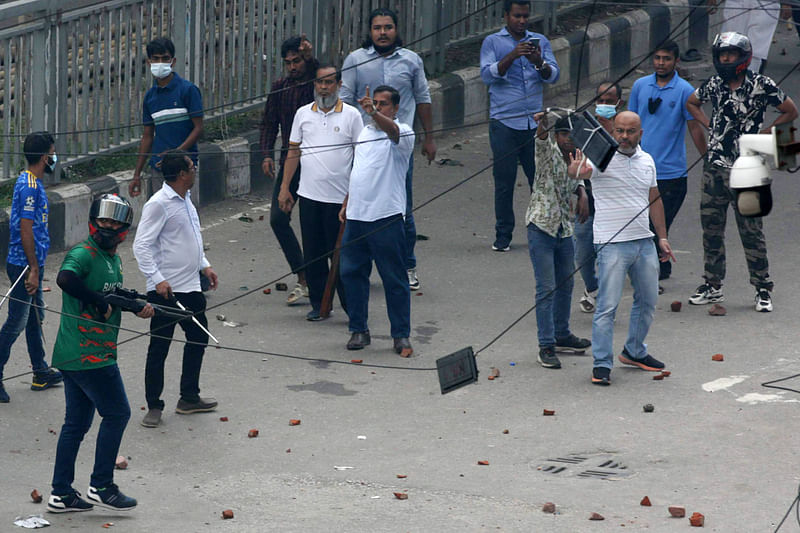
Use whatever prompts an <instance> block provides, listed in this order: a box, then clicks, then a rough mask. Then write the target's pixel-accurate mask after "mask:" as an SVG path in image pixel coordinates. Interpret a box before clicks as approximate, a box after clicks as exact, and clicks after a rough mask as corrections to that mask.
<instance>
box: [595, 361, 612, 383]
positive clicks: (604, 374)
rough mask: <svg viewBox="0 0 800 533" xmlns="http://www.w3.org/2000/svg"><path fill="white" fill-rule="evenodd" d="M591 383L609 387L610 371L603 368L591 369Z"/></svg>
mask: <svg viewBox="0 0 800 533" xmlns="http://www.w3.org/2000/svg"><path fill="white" fill-rule="evenodd" d="M592 383H593V384H594V385H601V386H603V387H607V386H609V385H611V369H610V368H606V367H604V366H596V367H594V368H593V369H592Z"/></svg>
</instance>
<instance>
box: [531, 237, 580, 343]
mask: <svg viewBox="0 0 800 533" xmlns="http://www.w3.org/2000/svg"><path fill="white" fill-rule="evenodd" d="M528 251H529V252H530V256H531V263H532V264H533V275H534V277H535V278H536V329H537V332H538V333H537V334H538V337H539V347H540V348H542V347H545V346H555V344H556V339H557V338H561V337H566V336H568V335H569V334H570V331H569V312H570V306H571V302H570V300H571V299H572V285H573V281H572V266H573V265H574V264H575V248H574V245H573V242H572V237H560V236H559V237H552V236H550V235H548V234H547V233H545V232H544V231H542V230H540V229H539V228H538V227H536V224H528Z"/></svg>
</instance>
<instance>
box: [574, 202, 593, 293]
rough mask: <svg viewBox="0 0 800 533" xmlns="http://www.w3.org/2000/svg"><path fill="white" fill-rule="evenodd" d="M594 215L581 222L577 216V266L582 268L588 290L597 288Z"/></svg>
mask: <svg viewBox="0 0 800 533" xmlns="http://www.w3.org/2000/svg"><path fill="white" fill-rule="evenodd" d="M592 224H594V215H591V216H590V217H589V218H587V219H586V222H584V223H583V224H581V223H580V222H578V218H577V217H575V267H576V268H579V269H580V272H581V278H583V284H584V286H585V287H586V290H587V291H589V292H594V291H596V290H597V271H596V269H595V258H594V242H593V241H594V231H593V230H592Z"/></svg>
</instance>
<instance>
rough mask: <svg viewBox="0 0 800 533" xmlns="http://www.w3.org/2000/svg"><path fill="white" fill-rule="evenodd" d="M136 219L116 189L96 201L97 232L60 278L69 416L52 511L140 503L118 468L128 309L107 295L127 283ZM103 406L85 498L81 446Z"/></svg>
mask: <svg viewBox="0 0 800 533" xmlns="http://www.w3.org/2000/svg"><path fill="white" fill-rule="evenodd" d="M132 221H133V210H132V209H131V206H130V204H129V203H128V202H127V201H126V200H124V199H122V198H120V197H119V196H117V195H116V194H104V195H103V196H101V197H100V198H98V199H97V200H95V201H94V202H93V203H92V206H91V209H90V211H89V237H88V238H87V239H86V240H84V241H83V242H81V243H79V244H77V245H76V246H75V247H73V248H72V250H70V251H69V253H68V254H67V256H66V257H65V258H64V262H63V263H62V265H61V270H60V271H59V273H58V278H57V280H56V282H57V283H58V286H59V287H61V289H62V290H63V296H62V297H63V305H62V311H63V314H62V315H61V324H60V326H59V329H58V337H56V344H55V347H54V349H53V366H55V367H56V368H58V369H60V370H61V371H62V373H63V375H64V396H65V398H66V415H65V417H64V425H63V426H62V427H61V432H60V433H59V437H58V447H57V448H56V462H55V468H54V470H53V491H52V493H51V495H50V499H49V500H48V502H47V510H48V511H50V512H52V513H68V512H73V511H90V510H91V509H92V508H93V506H94V505H97V506H99V507H105V508H107V509H112V510H116V511H129V510H131V509H133V508H134V507H136V500H135V499H133V498H131V497H129V496H126V495H125V494H123V493H122V492H120V490H119V488H118V487H117V486H116V485H115V484H114V466H115V463H116V458H117V454H118V453H119V446H120V443H121V442H122V434H123V433H124V431H125V427H126V426H127V425H128V420H129V419H130V417H131V408H130V406H129V405H128V397H127V395H126V394H125V386H124V385H123V383H122V376H121V375H120V372H119V367H118V366H117V336H118V334H119V324H120V317H121V314H122V313H121V310H120V308H119V307H117V306H112V305H111V304H109V303H107V301H106V299H105V293H107V292H109V291H113V290H114V289H116V288H118V287H121V286H122V261H121V260H120V258H119V256H118V255H117V253H116V252H117V246H118V245H119V244H120V243H121V242H122V241H123V240H125V237H126V235H127V234H128V228H129V227H130V225H131V222H132ZM137 315H138V316H140V317H141V318H149V317H151V316H153V308H152V307H151V306H150V305H145V306H142V307H141V308H140V310H139V312H138V313H137ZM95 410H97V412H98V413H99V414H100V416H101V417H102V422H101V423H100V429H99V431H98V432H97V445H96V451H95V461H94V470H93V471H92V477H91V480H90V482H89V490H88V492H87V495H86V499H83V498H82V497H81V495H80V493H78V492H77V491H76V490H75V489H74V488H72V482H73V481H74V479H75V460H76V459H77V457H78V451H79V448H80V444H81V441H82V440H83V437H84V436H85V435H86V433H87V432H88V431H89V428H90V427H91V426H92V418H93V417H94V412H95ZM87 500H88V501H87Z"/></svg>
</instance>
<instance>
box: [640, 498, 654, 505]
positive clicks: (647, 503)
mask: <svg viewBox="0 0 800 533" xmlns="http://www.w3.org/2000/svg"><path fill="white" fill-rule="evenodd" d="M639 505H641V506H643V507H650V506H651V505H653V504H652V503H650V498H648V497H647V496H645V497H644V498H642V501H640V502H639Z"/></svg>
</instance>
